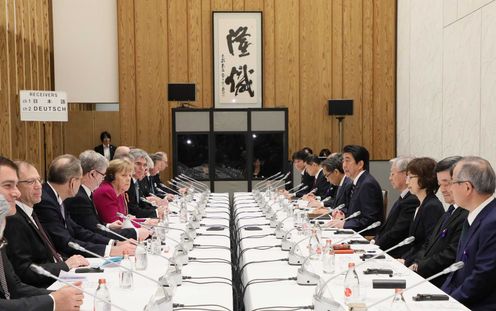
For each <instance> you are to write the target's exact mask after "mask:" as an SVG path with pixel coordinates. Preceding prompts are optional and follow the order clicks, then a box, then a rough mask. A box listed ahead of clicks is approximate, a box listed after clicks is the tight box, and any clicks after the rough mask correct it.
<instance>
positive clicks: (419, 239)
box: [402, 195, 444, 266]
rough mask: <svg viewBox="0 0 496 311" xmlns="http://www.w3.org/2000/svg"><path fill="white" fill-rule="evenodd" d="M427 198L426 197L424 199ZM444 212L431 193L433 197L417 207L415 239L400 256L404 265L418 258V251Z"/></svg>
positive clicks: (426, 241) (439, 202)
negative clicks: (417, 221) (417, 219)
mask: <svg viewBox="0 0 496 311" xmlns="http://www.w3.org/2000/svg"><path fill="white" fill-rule="evenodd" d="M425 200H427V198H426V199H425ZM443 214H444V208H443V205H442V203H441V201H439V199H437V197H435V195H433V199H429V201H428V202H426V203H425V206H423V207H422V208H421V210H420V209H419V212H418V214H417V217H420V220H419V221H420V223H419V224H418V227H417V230H416V231H415V233H414V236H415V241H414V242H413V244H412V246H411V248H410V249H409V250H408V251H407V252H406V254H404V255H403V256H402V258H403V259H405V265H406V266H410V265H411V264H412V263H413V260H414V259H415V258H418V256H419V254H418V253H419V251H420V250H421V249H422V248H423V246H424V243H428V242H429V239H430V236H431V234H432V232H433V231H434V228H435V227H436V224H437V222H438V221H439V219H440V218H441V217H442V216H443Z"/></svg>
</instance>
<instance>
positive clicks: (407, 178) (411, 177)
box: [406, 175, 418, 180]
mask: <svg viewBox="0 0 496 311" xmlns="http://www.w3.org/2000/svg"><path fill="white" fill-rule="evenodd" d="M414 178H418V176H417V175H406V180H410V179H414Z"/></svg>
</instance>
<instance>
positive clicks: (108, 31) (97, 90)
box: [52, 0, 119, 103]
mask: <svg viewBox="0 0 496 311" xmlns="http://www.w3.org/2000/svg"><path fill="white" fill-rule="evenodd" d="M116 1H117V0H53V2H52V11H53V50H54V68H55V69H54V71H55V72H54V76H55V89H56V90H58V91H66V92H67V97H68V100H69V102H71V103H74V102H79V103H117V102H118V101H119V74H118V54H117V49H118V41H117V2H116Z"/></svg>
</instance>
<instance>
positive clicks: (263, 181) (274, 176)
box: [255, 171, 282, 189]
mask: <svg viewBox="0 0 496 311" xmlns="http://www.w3.org/2000/svg"><path fill="white" fill-rule="evenodd" d="M281 174H282V173H281V172H280V171H279V172H277V173H275V174H274V175H272V176H269V177H267V178H265V179H264V180H262V181H261V182H259V183H258V184H257V185H256V186H255V188H256V189H258V188H260V187H261V186H262V185H263V184H265V183H267V182H268V181H269V180H271V179H273V178H276V177H278V176H280V175H281Z"/></svg>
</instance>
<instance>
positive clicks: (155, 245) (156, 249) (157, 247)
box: [150, 235, 162, 255]
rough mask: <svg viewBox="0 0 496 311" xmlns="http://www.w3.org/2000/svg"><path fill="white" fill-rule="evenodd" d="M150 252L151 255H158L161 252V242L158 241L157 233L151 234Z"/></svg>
mask: <svg viewBox="0 0 496 311" xmlns="http://www.w3.org/2000/svg"><path fill="white" fill-rule="evenodd" d="M150 252H151V253H152V254H153V255H160V253H162V242H161V241H160V238H159V237H158V235H153V236H152V241H151V247H150Z"/></svg>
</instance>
